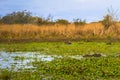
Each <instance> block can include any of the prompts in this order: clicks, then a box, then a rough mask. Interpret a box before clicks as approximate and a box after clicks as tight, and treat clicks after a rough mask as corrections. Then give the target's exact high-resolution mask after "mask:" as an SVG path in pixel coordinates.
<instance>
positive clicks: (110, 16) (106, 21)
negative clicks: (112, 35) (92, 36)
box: [100, 7, 118, 30]
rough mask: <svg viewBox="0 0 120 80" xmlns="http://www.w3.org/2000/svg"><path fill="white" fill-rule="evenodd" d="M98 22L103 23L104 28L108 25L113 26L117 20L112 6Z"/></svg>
mask: <svg viewBox="0 0 120 80" xmlns="http://www.w3.org/2000/svg"><path fill="white" fill-rule="evenodd" d="M100 22H101V23H102V24H103V25H104V28H105V30H106V29H108V28H109V27H110V26H114V27H115V26H116V22H118V17H117V16H116V11H114V10H113V8H112V7H111V8H110V9H108V13H107V15H105V16H104V18H103V20H101V21H100Z"/></svg>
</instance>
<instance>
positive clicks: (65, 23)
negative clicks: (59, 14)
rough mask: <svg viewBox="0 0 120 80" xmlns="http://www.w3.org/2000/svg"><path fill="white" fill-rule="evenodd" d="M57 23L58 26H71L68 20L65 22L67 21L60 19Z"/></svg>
mask: <svg viewBox="0 0 120 80" xmlns="http://www.w3.org/2000/svg"><path fill="white" fill-rule="evenodd" d="M56 23H58V24H63V25H67V24H69V21H68V20H65V19H58V20H57V21H56Z"/></svg>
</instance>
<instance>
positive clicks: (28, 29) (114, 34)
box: [0, 23, 120, 40]
mask: <svg viewBox="0 0 120 80" xmlns="http://www.w3.org/2000/svg"><path fill="white" fill-rule="evenodd" d="M116 25H117V26H116V27H114V26H111V27H110V28H109V29H108V30H104V26H103V25H102V24H101V23H89V24H86V25H82V26H75V25H74V24H69V25H59V24H55V25H42V26H38V25H32V24H24V25H23V24H13V25H7V24H1V25H0V39H1V40H4V39H10V40H12V39H16V40H19V39H32V40H34V39H37V40H48V39H50V40H59V39H90V38H92V39H93V38H94V39H102V38H116V39H119V38H120V23H117V24H116Z"/></svg>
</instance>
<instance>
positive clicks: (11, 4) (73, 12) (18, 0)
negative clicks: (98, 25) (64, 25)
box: [0, 0, 120, 22]
mask: <svg viewBox="0 0 120 80" xmlns="http://www.w3.org/2000/svg"><path fill="white" fill-rule="evenodd" d="M110 6H112V7H113V9H115V10H117V9H118V12H120V11H119V8H120V1H119V0H0V16H4V15H6V14H7V13H11V12H13V11H22V10H28V11H30V12H32V14H33V15H37V16H40V17H47V16H48V15H49V14H51V15H52V16H53V18H54V19H58V18H63V19H67V20H69V21H72V20H73V18H80V19H86V21H87V22H93V21H98V20H100V19H102V18H103V16H104V15H105V14H106V13H107V9H108V8H110ZM118 16H119V15H118Z"/></svg>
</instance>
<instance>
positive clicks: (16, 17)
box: [0, 11, 86, 25]
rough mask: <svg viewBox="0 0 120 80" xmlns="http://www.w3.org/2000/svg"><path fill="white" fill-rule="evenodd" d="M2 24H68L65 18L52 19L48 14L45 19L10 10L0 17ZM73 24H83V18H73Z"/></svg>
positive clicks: (25, 12)
mask: <svg viewBox="0 0 120 80" xmlns="http://www.w3.org/2000/svg"><path fill="white" fill-rule="evenodd" d="M0 23H2V24H37V25H53V24H56V23H57V24H64V25H66V24H70V22H69V21H68V20H66V19H57V20H55V21H53V20H52V19H51V16H50V15H49V16H48V17H47V18H46V19H44V18H42V17H38V16H32V15H31V13H30V12H29V11H18V12H12V13H10V14H7V15H5V16H3V17H1V18H0ZM73 23H74V24H76V25H84V24H86V21H85V20H81V19H74V22H73Z"/></svg>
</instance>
